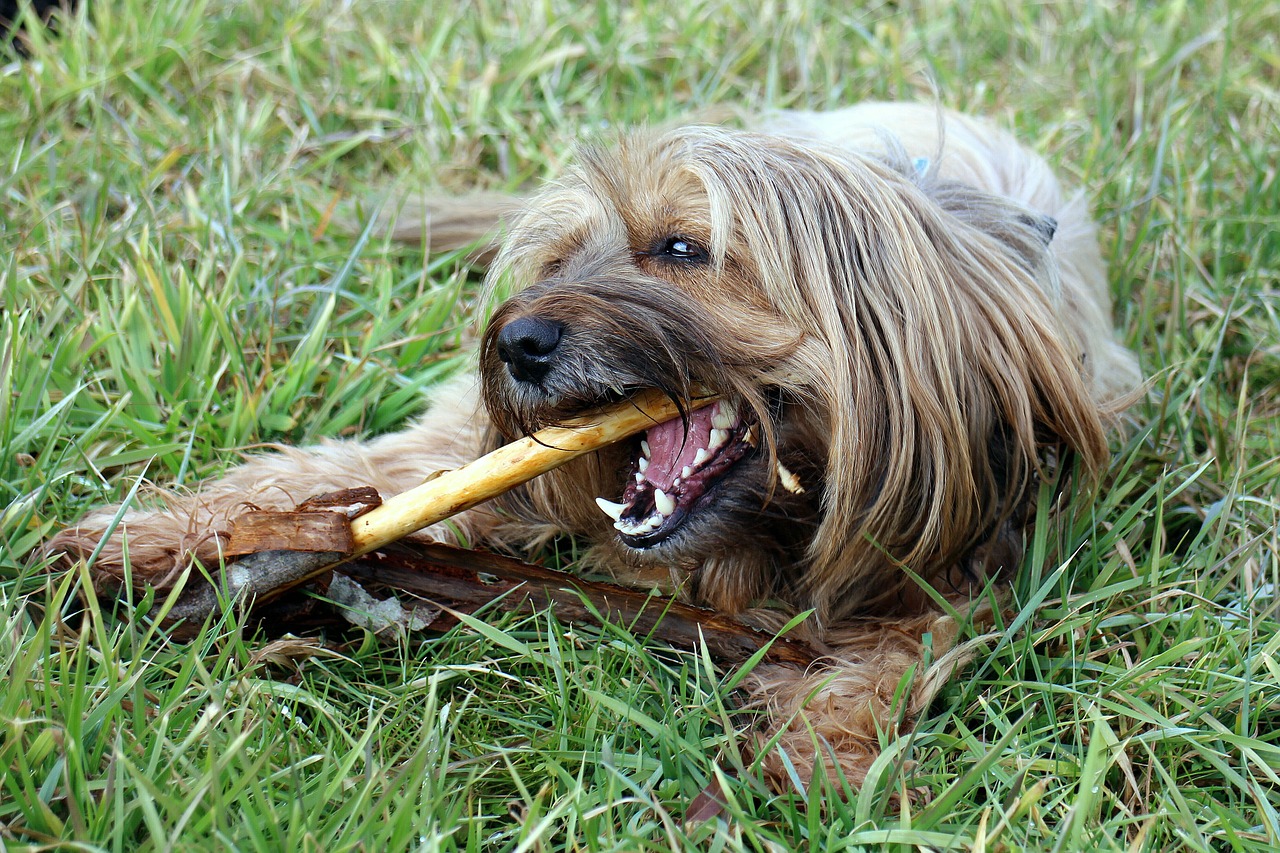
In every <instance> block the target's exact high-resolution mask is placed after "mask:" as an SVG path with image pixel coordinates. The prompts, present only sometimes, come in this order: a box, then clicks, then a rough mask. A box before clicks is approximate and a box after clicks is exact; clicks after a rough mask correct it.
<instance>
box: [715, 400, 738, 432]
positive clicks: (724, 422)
mask: <svg viewBox="0 0 1280 853" xmlns="http://www.w3.org/2000/svg"><path fill="white" fill-rule="evenodd" d="M737 422H738V407H737V406H735V405H734V404H733V403H731V402H729V401H727V400H721V401H720V402H719V403H716V408H715V411H713V412H712V413H711V425H712V426H713V427H715V428H716V429H729V428H730V427H732V426H733V425H734V424H735V423H737Z"/></svg>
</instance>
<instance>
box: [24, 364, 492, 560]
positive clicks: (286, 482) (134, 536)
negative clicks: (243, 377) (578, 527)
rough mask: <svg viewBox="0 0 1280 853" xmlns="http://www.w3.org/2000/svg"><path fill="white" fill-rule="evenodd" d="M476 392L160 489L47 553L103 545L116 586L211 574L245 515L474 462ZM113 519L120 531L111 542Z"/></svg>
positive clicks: (447, 392)
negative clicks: (408, 418) (413, 415)
mask: <svg viewBox="0 0 1280 853" xmlns="http://www.w3.org/2000/svg"><path fill="white" fill-rule="evenodd" d="M474 385H475V378H474V376H471V375H467V376H464V377H460V378H459V379H458V380H454V382H452V383H451V384H449V385H447V386H445V387H444V388H442V389H441V390H440V392H439V393H438V394H437V397H436V403H435V405H434V406H433V408H432V409H431V411H430V413H429V414H428V415H427V417H426V418H424V419H423V420H422V421H421V422H419V423H418V424H416V425H415V426H412V427H410V428H409V429H406V430H404V431H403V432H399V433H395V434H391V435H385V436H381V437H379V438H376V439H373V440H371V441H368V442H357V441H341V442H338V441H330V442H325V443H322V444H319V445H316V446H314V447H306V448H288V447H286V448H280V449H279V450H278V451H277V452H275V453H272V454H268V455H263V456H257V457H254V458H252V459H250V460H249V461H248V462H246V463H245V464H243V465H241V466H240V467H238V468H235V469H233V470H232V471H230V472H229V473H228V474H227V475H226V476H224V477H222V478H221V479H218V480H213V481H210V482H206V483H203V484H201V485H200V486H198V487H197V488H196V489H195V490H194V491H192V492H190V493H179V492H176V491H170V490H156V491H155V492H153V493H149V494H148V495H147V497H146V498H145V499H144V501H143V505H141V506H139V507H132V508H129V509H127V510H125V511H124V512H123V514H121V511H120V507H118V506H117V507H105V508H103V509H99V510H95V511H94V512H92V513H90V514H89V515H87V516H86V517H85V518H83V519H81V520H80V522H78V523H77V524H76V525H74V526H73V527H70V528H68V529H67V530H64V531H62V532H61V533H59V534H58V535H57V536H55V537H54V538H53V539H52V540H51V541H50V542H49V544H48V545H47V546H46V549H45V550H46V553H55V554H61V557H60V558H59V559H60V560H61V561H62V562H64V563H69V562H73V561H75V560H78V559H83V558H87V557H88V556H89V555H90V554H92V553H93V551H94V549H95V548H98V546H99V544H100V543H101V546H102V547H101V550H100V551H99V553H98V557H97V560H96V563H95V566H96V568H97V570H98V571H99V572H101V573H105V574H106V575H107V576H114V577H117V578H120V577H123V574H124V572H125V570H126V568H127V567H128V566H132V567H133V570H134V572H135V574H137V575H138V576H139V577H147V578H160V577H163V576H164V575H165V574H167V573H168V572H172V571H179V570H181V569H183V568H185V567H186V566H187V564H188V563H189V562H190V561H191V560H192V559H193V558H194V559H196V560H199V561H200V562H202V563H204V564H206V565H216V564H217V562H218V556H219V548H220V547H221V546H222V545H224V544H225V542H226V536H227V532H228V530H229V528H230V524H231V521H232V520H233V519H234V518H235V517H236V516H237V515H239V514H241V513H243V512H245V511H246V510H248V509H251V508H254V507H257V508H261V509H267V510H289V509H292V508H293V507H295V506H296V505H298V504H299V503H301V502H302V501H304V500H306V499H307V498H309V497H312V496H315V495H318V494H322V493H325V492H332V491H337V490H340V489H347V488H352V487H356V486H373V487H374V488H375V489H377V490H378V492H379V494H381V495H382V496H383V497H388V496H390V495H393V494H398V493H399V492H402V491H405V490H406V489H409V488H412V487H413V486H416V485H418V484H419V483H421V482H422V481H423V480H425V479H426V478H427V477H428V476H430V475H431V474H432V473H434V472H436V471H441V470H446V469H452V468H457V467H460V466H461V465H464V464H466V463H467V462H470V461H471V460H473V459H474V458H476V457H477V456H478V455H479V454H480V447H481V438H482V435H481V434H482V432H483V429H484V421H483V417H482V416H480V415H477V409H476V399H475V396H474V394H473V393H472V389H473V388H474ZM117 516H119V517H120V520H119V524H118V525H117V526H116V527H115V529H114V531H112V532H111V534H110V536H107V535H106V534H107V531H108V530H109V529H110V527H111V525H112V524H113V523H114V522H115V520H116V518H117ZM492 526H493V518H492V516H491V515H490V514H488V513H486V512H484V511H483V510H479V511H477V510H473V511H471V512H469V513H464V514H462V515H460V516H457V517H455V518H454V519H450V520H449V521H448V522H445V523H443V524H440V525H436V526H435V527H433V528H429V529H428V530H426V531H424V533H425V535H428V536H431V537H432V538H435V539H437V540H442V541H450V542H456V541H458V540H459V539H461V540H463V541H465V542H467V543H469V544H474V543H475V542H476V541H478V540H481V539H483V538H484V537H485V536H486V534H487V533H488V532H489V530H490V529H491V528H492ZM104 537H106V541H103V539H104Z"/></svg>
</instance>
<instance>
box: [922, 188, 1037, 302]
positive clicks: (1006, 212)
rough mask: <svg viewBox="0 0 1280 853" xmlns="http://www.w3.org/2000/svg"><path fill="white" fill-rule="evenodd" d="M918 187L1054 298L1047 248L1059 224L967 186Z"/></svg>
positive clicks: (1035, 212)
mask: <svg viewBox="0 0 1280 853" xmlns="http://www.w3.org/2000/svg"><path fill="white" fill-rule="evenodd" d="M917 186H918V187H919V189H920V191H921V192H923V193H924V194H925V195H926V196H927V197H928V198H929V199H930V200H931V201H932V202H933V203H934V204H936V205H938V207H939V208H941V209H942V210H943V211H945V212H946V213H948V214H950V215H951V216H954V217H955V218H956V219H958V220H960V221H961V222H964V223H965V224H967V225H969V226H971V227H973V228H976V229H977V230H979V231H982V232H984V233H985V234H987V235H989V236H990V237H992V238H994V239H996V240H999V241H1000V242H1001V243H1002V244H1003V245H1004V246H1005V248H1007V249H1008V250H1010V251H1011V252H1012V253H1013V257H1014V258H1016V259H1017V260H1018V261H1020V262H1021V264H1022V266H1023V267H1025V268H1026V269H1027V270H1028V271H1029V272H1030V273H1031V274H1032V276H1034V277H1035V279H1036V280H1037V281H1038V282H1040V285H1041V287H1042V288H1044V289H1045V290H1047V291H1048V292H1049V293H1050V294H1051V295H1053V296H1054V297H1055V298H1056V296H1057V292H1058V281H1057V278H1056V275H1057V268H1056V264H1055V263H1054V261H1053V257H1052V250H1051V249H1050V247H1051V246H1052V244H1053V237H1054V235H1055V234H1057V232H1058V220H1056V219H1054V218H1053V217H1052V216H1049V215H1047V214H1044V213H1041V212H1039V211H1035V210H1031V209H1029V208H1026V207H1023V206H1022V205H1019V204H1017V203H1015V202H1012V201H1010V200H1008V199H1004V198H1000V197H999V196H996V195H993V194H991V193H989V192H984V191H983V190H979V189H976V188H974V187H971V186H968V185H966V184H961V183H956V182H953V181H938V180H933V179H930V178H928V177H926V178H924V179H921V180H919V181H918V182H917Z"/></svg>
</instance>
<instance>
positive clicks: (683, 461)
mask: <svg viewBox="0 0 1280 853" xmlns="http://www.w3.org/2000/svg"><path fill="white" fill-rule="evenodd" d="M714 408H716V407H715V406H714V405H711V406H706V407H704V408H701V409H698V410H697V411H695V412H690V413H689V431H688V433H687V434H686V433H685V428H684V423H683V422H682V421H681V420H680V419H679V418H672V419H671V420H669V421H666V422H665V423H660V424H657V425H656V426H651V427H649V431H648V432H646V433H645V440H646V441H648V442H649V467H648V468H647V469H646V470H645V474H644V476H645V479H646V480H648V481H649V482H650V483H653V484H654V485H655V486H657V487H658V488H660V489H669V488H670V487H671V485H672V483H674V482H675V479H676V477H679V476H680V473H681V471H682V470H683V469H684V468H685V467H686V466H688V467H692V466H693V457H694V456H696V455H697V454H698V450H699V449H701V448H704V447H706V446H707V445H708V444H710V443H711V410H712V409H714Z"/></svg>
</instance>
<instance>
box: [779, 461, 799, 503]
mask: <svg viewBox="0 0 1280 853" xmlns="http://www.w3.org/2000/svg"><path fill="white" fill-rule="evenodd" d="M778 482H779V483H782V488H784V489H786V490H787V491H788V492H790V493H791V494H793V495H803V494H804V486H802V485H800V478H799V477H797V476H796V475H795V474H792V473H791V469H790V468H788V467H787V466H786V465H783V464H782V462H781V461H779V462H778Z"/></svg>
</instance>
